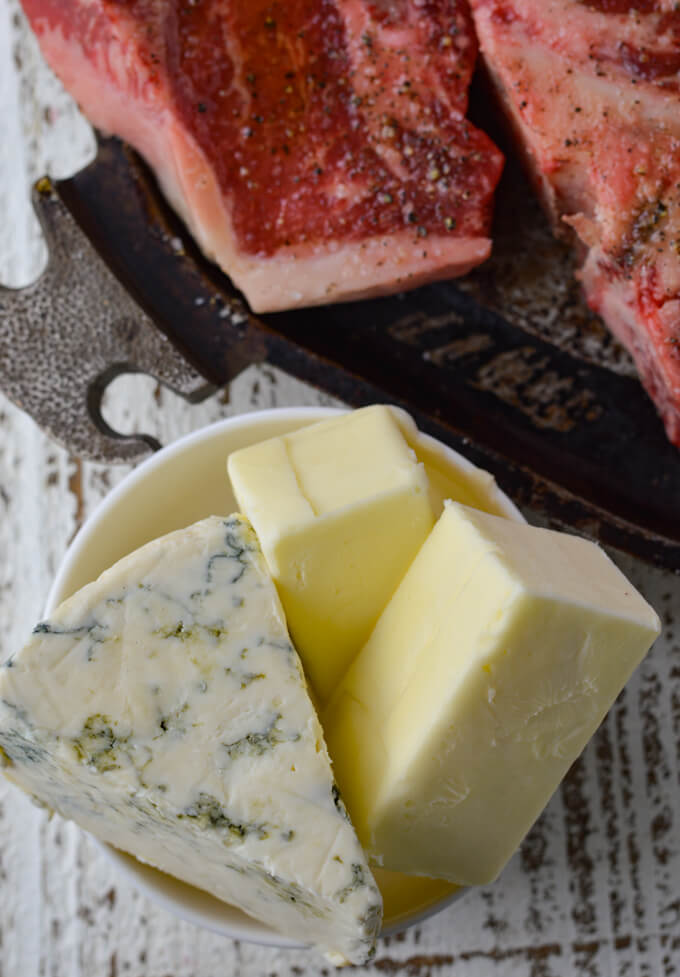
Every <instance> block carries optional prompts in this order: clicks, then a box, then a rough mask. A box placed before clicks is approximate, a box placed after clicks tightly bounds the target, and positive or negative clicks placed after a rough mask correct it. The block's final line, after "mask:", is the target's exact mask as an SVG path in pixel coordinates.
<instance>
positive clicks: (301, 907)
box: [0, 516, 381, 963]
mask: <svg viewBox="0 0 680 977" xmlns="http://www.w3.org/2000/svg"><path fill="white" fill-rule="evenodd" d="M0 760H4V763H5V764H6V770H5V773H6V774H7V776H8V777H9V778H10V779H11V780H13V781H14V782H15V783H16V784H17V785H18V786H20V787H22V788H23V789H24V790H26V791H28V792H29V793H30V794H33V795H34V796H35V797H37V798H39V799H41V800H42V801H43V802H44V803H45V804H47V805H48V806H49V807H50V808H52V809H53V810H55V811H58V812H59V813H61V814H62V815H64V816H65V817H68V818H72V819H73V820H74V821H76V822H77V823H78V824H80V825H82V827H84V828H86V829H87V830H88V831H91V832H92V833H93V834H94V835H96V836H97V837H99V838H101V839H102V840H104V841H107V842H109V843H110V844H112V845H115V846H116V847H117V848H120V849H122V850H123V851H127V852H130V853H132V854H133V855H136V856H137V858H139V859H141V860H142V861H144V862H147V863H149V864H150V865H154V866H156V867H157V868H160V869H162V870H163V871H165V872H168V873H170V874H171V875H174V876H176V877H177V878H179V879H182V880H184V881H185V882H188V883H189V884H191V885H194V886H197V887H199V888H201V889H205V890H206V891H208V892H210V893H212V894H213V895H214V896H216V897H217V898H219V899H222V900H224V901H225V902H228V903H231V904H232V905H235V906H238V907H240V908H241V909H243V910H244V911H245V912H247V913H249V914H250V915H251V916H254V917H255V918H257V919H260V920H262V921H263V922H265V923H266V924H267V925H269V926H272V927H273V928H275V929H276V930H278V931H280V932H282V933H285V934H286V935H288V936H289V937H292V938H294V939H297V940H300V941H301V942H303V943H314V944H316V945H317V946H319V947H320V948H321V949H322V950H324V951H325V952H326V953H327V954H328V955H329V957H330V958H331V959H332V960H333V961H335V962H338V961H345V962H346V961H351V962H353V963H365V962H366V960H367V959H369V958H370V957H371V955H372V954H373V952H374V945H375V939H376V936H377V934H378V932H379V930H380V922H381V897H380V893H379V891H378V888H377V886H376V883H375V880H374V879H373V876H372V874H371V871H370V869H369V867H368V864H367V862H366V859H365V856H364V853H363V852H362V850H361V847H360V845H359V842H358V840H357V837H356V834H355V832H354V830H353V828H352V825H351V824H350V822H349V820H348V818H347V814H346V811H345V808H344V806H343V804H342V801H341V800H340V797H339V795H338V791H337V788H336V786H335V784H334V781H333V775H332V772H331V766H330V761H329V758H328V753H327V752H326V746H325V743H324V740H323V734H322V731H321V726H320V724H319V721H318V718H317V715H316V713H315V710H314V707H313V705H312V702H311V700H310V698H309V694H308V691H307V686H306V683H305V679H304V676H303V674H302V669H301V666H300V661H299V659H298V656H297V655H296V653H295V649H294V648H293V646H292V644H291V643H290V640H289V637H288V632H287V631H286V625H285V621H284V619H283V613H282V610H281V605H280V603H279V599H278V597H277V594H276V589H275V587H274V584H273V583H272V580H271V578H270V576H269V574H268V572H267V569H266V566H265V561H264V558H263V556H262V553H261V551H260V548H259V545H258V542H257V539H256V537H255V534H254V532H253V530H252V528H251V527H250V526H249V524H248V523H247V522H246V520H245V519H243V518H242V517H241V516H231V517H229V518H227V519H221V518H216V517H213V518H210V519H206V520H203V521H202V522H199V523H196V524H195V525H193V526H191V527H189V528H188V529H184V530H180V531H178V532H174V533H171V534H169V535H168V536H164V537H161V538H160V539H157V540H155V541H154V542H152V543H149V544H148V545H146V546H144V547H142V548H141V549H139V550H137V551H135V552H134V553H131V554H130V555H129V556H127V557H125V558H124V559H123V560H121V561H119V562H118V563H116V564H115V566H113V567H112V568H111V569H110V570H108V571H107V572H106V573H104V574H103V575H102V576H101V577H100V578H99V579H98V580H97V581H95V582H94V583H91V584H89V585H88V586H86V587H84V588H83V589H82V590H80V591H78V592H77V593H76V594H74V596H73V597H71V598H69V599H68V600H67V601H65V602H64V603H63V604H61V605H60V606H59V607H58V608H57V609H56V610H55V611H54V613H53V614H52V615H51V616H50V618H49V620H47V621H43V622H41V623H40V624H39V625H38V626H37V627H36V628H35V631H34V633H33V635H32V637H31V639H30V641H29V642H28V644H27V645H26V646H25V647H24V648H23V649H22V650H21V651H20V652H19V653H18V654H17V655H16V656H14V657H13V658H10V659H9V660H8V661H7V662H5V663H4V665H2V666H0ZM0 765H2V764H1V763H0Z"/></svg>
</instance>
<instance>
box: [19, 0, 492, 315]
mask: <svg viewBox="0 0 680 977" xmlns="http://www.w3.org/2000/svg"><path fill="white" fill-rule="evenodd" d="M24 8H25V10H26V13H27V14H28V16H29V18H30V20H31V23H32V25H33V28H34V29H35V31H36V33H37V35H38V38H39V40H40V43H41V46H42V49H43V52H44V54H45V56H46V57H47V60H48V61H49V63H50V64H51V66H52V67H53V68H54V70H55V71H56V72H57V74H58V75H59V76H60V77H61V79H62V81H63V82H64V84H65V86H66V88H67V89H68V90H69V91H70V92H72V93H73V95H74V96H75V97H76V99H77V100H78V101H79V103H80V105H81V106H82V108H83V111H84V112H85V114H86V115H87V116H88V117H89V118H90V119H91V121H92V122H93V123H94V124H95V125H97V126H98V127H100V128H101V129H103V130H106V131H108V132H113V133H116V134H117V135H119V136H121V137H122V138H123V139H125V140H127V141H129V142H130V143H131V144H132V145H133V146H135V147H136V148H137V149H138V150H139V151H140V152H141V153H142V155H143V156H145V158H146V159H147V161H148V162H149V163H150V165H151V166H152V168H153V169H154V171H155V173H156V175H157V177H158V180H159V182H160V184H161V186H162V188H163V190H164V192H165V194H166V195H167V197H168V199H169V200H170V201H171V203H172V204H173V206H174V207H175V208H176V210H177V211H178V212H179V213H180V214H181V215H182V217H183V218H184V220H185V221H186V223H187V224H188V226H189V228H190V229H191V231H192V233H193V235H194V236H195V238H196V240H197V241H198V243H199V244H200V246H201V247H202V249H203V250H204V251H205V253H206V254H208V255H209V256H211V257H212V258H214V260H215V261H216V262H217V263H218V264H219V265H220V266H221V267H222V268H223V269H225V271H227V272H228V274H229V275H230V276H231V278H232V279H233V281H234V282H235V284H236V285H237V286H238V287H239V288H240V289H241V290H242V291H243V292H244V293H245V295H246V297H247V298H248V300H249V302H250V304H251V306H252V307H253V308H254V309H255V310H256V311H266V310H274V309H283V308H290V307H293V306H300V305H312V304H315V303H322V302H331V301H336V300H340V299H352V298H358V297H362V296H371V295H378V294H381V293H387V292H393V291H397V290H401V289H404V288H412V287H413V286H415V285H419V284H422V283H424V282H428V281H433V280H436V279H441V278H448V277H451V276H454V275H460V274H463V273H464V272H466V271H468V270H469V269H470V268H472V267H473V266H475V265H477V264H478V263H479V262H480V261H483V260H484V258H486V257H487V255H488V254H489V251H490V241H489V238H488V230H489V221H490V211H491V201H492V195H493V190H494V188H495V186H496V183H497V181H498V178H499V176H500V171H501V167H502V156H501V154H500V153H499V151H498V150H497V149H496V148H495V147H494V146H493V144H492V143H491V142H490V141H489V139H488V138H487V137H486V136H485V135H484V134H483V133H481V132H479V131H478V130H476V129H475V128H474V127H473V126H471V125H470V123H469V122H467V121H466V119H465V111H466V108H467V89H468V84H469V81H470V76H471V73H472V70H473V67H474V62H475V57H476V42H475V38H474V33H473V30H472V25H471V20H470V14H469V9H468V5H467V2H461V0H389V2H388V0H280V2H270V0H267V2H262V0H24Z"/></svg>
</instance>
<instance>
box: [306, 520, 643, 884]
mask: <svg viewBox="0 0 680 977" xmlns="http://www.w3.org/2000/svg"><path fill="white" fill-rule="evenodd" d="M658 633H659V621H658V618H657V616H656V614H655V613H654V611H653V610H652V608H651V607H649V605H648V604H647V603H646V602H645V601H644V599H643V598H642V597H641V596H640V595H639V594H638V593H637V592H636V591H635V589H634V588H633V587H632V585H631V584H630V583H629V582H628V581H627V580H626V578H625V577H624V576H623V574H621V573H620V571H619V570H618V569H617V568H616V567H615V566H614V564H613V563H612V562H611V561H610V560H609V558H608V557H607V556H606V555H605V553H604V552H603V551H602V550H600V549H599V548H598V547H597V546H595V545H594V544H592V543H588V542H586V541H585V540H582V539H578V538H577V537H573V536H567V535H565V534H562V533H555V532H551V531H548V530H543V529H536V528H532V527H530V526H525V525H522V524H520V523H513V522H511V521H509V520H505V519H500V518H498V517H496V516H490V515H487V514H485V513H482V512H478V511H476V510H473V509H469V508H466V507H465V506H460V505H457V504H449V505H448V506H447V507H446V508H445V511H444V513H443V515H442V516H441V518H440V520H439V522H438V523H437V526H436V527H435V529H434V530H433V532H432V533H431V535H430V537H429V538H428V540H427V542H426V543H425V544H424V546H423V547H422V549H421V550H420V552H419V553H418V556H417V557H416V559H415V561H414V562H413V564H412V566H411V568H410V570H409V571H408V573H407V574H406V576H405V578H404V580H403V581H402V583H401V585H400V587H399V588H398V590H397V591H396V593H395V595H394V597H393V598H392V600H391V601H390V603H389V604H388V606H387V608H386V609H385V611H384V613H383V614H382V616H381V617H380V619H379V621H378V623H377V625H376V628H375V630H374V632H373V633H372V635H371V637H370V639H369V641H368V642H367V644H366V645H365V647H364V648H363V649H362V651H361V652H360V654H359V656H358V657H357V659H356V660H355V662H354V664H353V666H352V667H351V668H350V670H349V672H348V673H347V675H346V676H345V678H344V679H343V681H342V683H341V684H340V687H339V688H338V690H337V691H336V694H335V695H334V697H333V699H332V701H331V703H330V705H329V707H328V709H327V710H326V713H325V715H324V728H325V730H326V735H327V740H328V744H329V749H330V752H331V756H332V757H333V762H334V768H335V772H336V776H337V778H338V783H339V784H340V787H341V789H342V791H343V796H344V797H345V801H346V803H347V806H348V809H349V811H350V814H351V816H352V819H353V821H354V824H355V826H356V828H357V831H358V833H359V837H360V838H361V840H362V842H363V844H364V846H365V847H366V848H367V850H368V851H369V854H370V855H371V856H372V857H373V859H374V860H375V861H376V862H377V864H380V865H382V866H384V867H385V868H388V869H392V870H395V871H401V872H410V873H413V874H417V875H431V876H434V877H441V878H445V879H448V880H449V881H451V882H455V883H457V884H461V885H469V884H477V883H486V882H489V881H491V880H493V879H494V878H495V877H496V876H497V875H498V873H499V872H500V870H501V869H502V867H503V865H504V864H505V862H506V861H507V860H508V858H509V857H510V856H511V855H512V853H513V852H514V851H515V849H516V848H517V846H518V845H519V843H520V841H521V839H522V838H523V836H524V835H525V833H526V832H527V831H528V829H529V828H530V827H531V825H532V823H533V822H534V820H535V819H536V817H537V816H538V815H539V814H540V812H541V810H542V809H543V807H544V806H545V804H546V803H547V801H548V800H549V798H550V796H551V794H552V793H553V791H554V790H555V788H556V787H557V785H558V784H559V782H560V780H561V779H562V777H563V776H564V774H565V773H566V771H567V770H568V768H569V766H570V764H571V763H572V762H573V761H574V760H575V759H576V757H577V756H578V755H579V753H580V752H581V750H582V749H583V747H584V746H585V744H586V742H587V741H588V739H589V738H590V736H591V735H592V734H593V733H594V731H595V729H596V728H597V726H598V725H599V723H600V722H601V720H602V719H603V717H604V715H605V713H606V711H607V709H608V708H609V707H610V706H611V704H612V703H613V701H614V699H615V698H616V696H617V694H618V693H619V691H620V690H621V688H622V687H623V685H624V683H625V682H626V680H627V679H628V677H629V675H630V673H631V672H632V671H633V669H634V668H635V666H636V665H637V664H638V663H639V662H640V660H641V659H642V657H643V656H644V654H645V652H646V651H647V650H648V648H649V646H650V645H651V643H652V641H653V640H654V638H655V637H656V636H657V634H658Z"/></svg>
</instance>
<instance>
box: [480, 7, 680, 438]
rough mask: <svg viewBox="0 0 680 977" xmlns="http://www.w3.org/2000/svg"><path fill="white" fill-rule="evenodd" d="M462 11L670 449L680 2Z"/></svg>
mask: <svg viewBox="0 0 680 977" xmlns="http://www.w3.org/2000/svg"><path fill="white" fill-rule="evenodd" d="M471 6H472V9H473V16H474V18H475V23H476V26H477V32H478V36H479V41H480V46H481V49H482V52H483V55H484V59H485V63H486V65H487V67H488V70H489V72H490V74H491V77H492V79H493V81H494V83H495V85H496V86H497V88H498V90H499V92H500V94H501V97H502V100H503V102H504V105H505V107H506V109H507V113H508V115H509V117H510V119H511V120H512V124H513V127H514V129H515V130H516V133H517V135H518V137H519V141H520V144H521V145H522V147H523V151H524V153H525V155H526V158H527V161H528V163H529V167H530V169H531V170H532V171H533V175H534V178H535V181H536V183H537V185H538V187H539V190H540V192H541V195H542V197H543V200H544V202H545V204H546V206H547V208H548V210H549V211H550V212H551V214H552V216H553V218H554V221H555V223H556V226H559V223H560V222H562V227H563V228H564V225H565V224H566V225H569V226H570V227H571V228H573V229H574V231H575V232H576V234H577V235H578V239H579V241H580V243H581V245H582V248H583V252H584V260H583V265H582V268H581V271H580V278H581V281H582V283H583V287H584V289H585V293H586V297H587V299H588V301H589V303H590V305H591V306H592V308H593V309H595V310H596V311H597V312H598V313H600V314H601V315H602V317H603V318H604V320H605V321H606V323H607V324H608V326H609V327H610V329H611V330H612V332H613V333H614V334H615V335H616V336H617V337H618V338H619V339H620V340H621V341H622V342H623V343H624V344H625V345H626V346H627V347H628V349H629V350H630V352H631V353H632V355H633V357H634V359H635V362H636V364H637V367H638V370H639V372H640V375H641V377H642V380H643V382H644V384H645V386H646V388H647V390H648V392H649V394H650V396H651V397H652V398H653V399H654V401H655V402H656V406H657V408H658V410H659V413H660V414H661V416H662V418H663V420H664V423H665V425H666V431H667V433H668V437H669V438H670V439H671V441H673V442H674V443H675V444H676V445H678V446H680V5H679V4H678V3H677V2H675V0H657V2H654V0H590V2H580V0H511V2H504V0H472V3H471ZM564 229H565V230H566V228H564Z"/></svg>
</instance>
